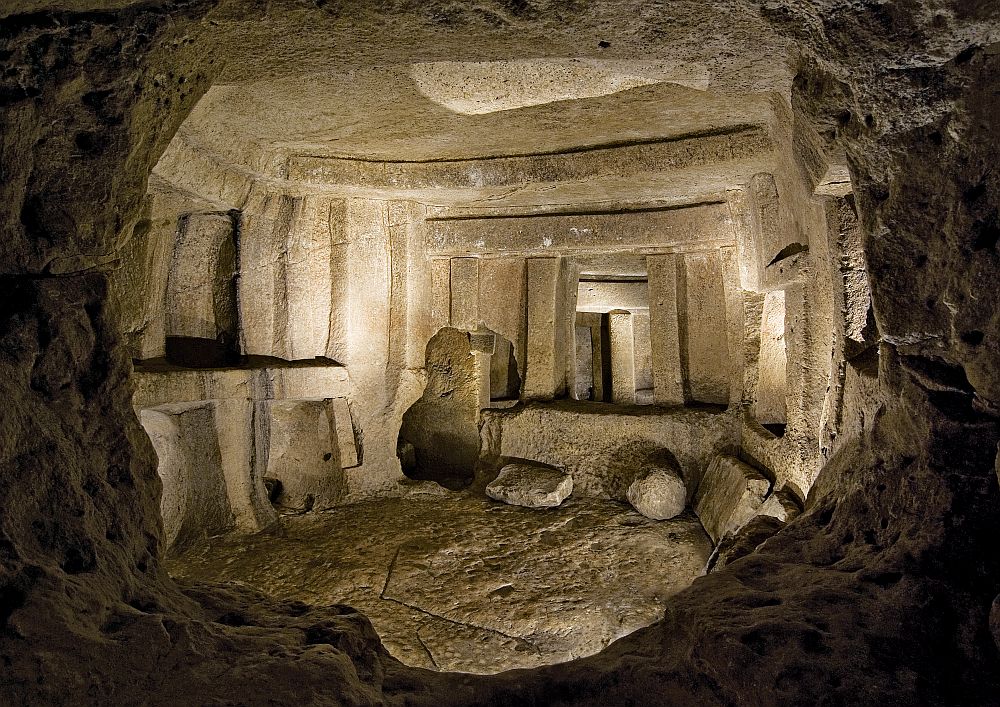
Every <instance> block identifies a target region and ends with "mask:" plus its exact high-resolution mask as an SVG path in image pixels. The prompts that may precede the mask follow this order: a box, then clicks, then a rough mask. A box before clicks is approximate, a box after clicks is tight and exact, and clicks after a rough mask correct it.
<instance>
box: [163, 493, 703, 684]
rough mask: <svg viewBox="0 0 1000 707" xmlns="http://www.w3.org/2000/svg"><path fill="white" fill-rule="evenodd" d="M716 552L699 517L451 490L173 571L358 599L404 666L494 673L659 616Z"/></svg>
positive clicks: (320, 516)
mask: <svg viewBox="0 0 1000 707" xmlns="http://www.w3.org/2000/svg"><path fill="white" fill-rule="evenodd" d="M386 518H392V519H393V522H392V523H386V522H385V519H386ZM710 551H711V543H710V541H709V539H708V536H706V535H705V532H704V530H703V529H702V528H701V526H700V524H699V523H698V520H697V518H695V517H694V515H693V514H692V513H683V514H681V515H679V516H677V517H675V518H672V519H671V520H667V521H662V522H654V521H651V520H647V519H645V518H643V517H642V516H640V515H638V514H636V513H635V512H633V511H632V510H630V509H628V508H627V507H626V506H623V505H622V504H620V503H615V502H610V501H595V500H591V499H576V498H571V499H569V500H568V501H567V502H566V503H564V504H563V505H562V506H560V507H558V508H552V509H550V510H548V511H546V512H544V513H539V512H537V511H534V510H531V509H526V508H519V507H516V506H508V505H502V504H496V503H492V502H490V501H489V500H487V499H484V498H479V497H476V496H473V495H471V494H462V495H455V494H451V495H449V497H447V498H432V497H423V498H410V499H398V498H396V499H384V500H372V501H365V502H362V503H358V504H353V505H350V506H344V507H341V508H336V509H332V510H330V511H327V512H324V513H317V514H311V515H306V516H294V517H292V516H287V517H284V518H282V521H281V531H280V532H272V531H263V532H261V533H258V534H256V535H252V536H239V535H230V536H226V537H218V538H212V539H209V540H208V541H206V542H205V543H202V544H201V545H198V546H196V547H192V548H190V549H188V550H186V551H185V552H184V553H183V554H182V555H179V556H177V557H175V558H172V559H171V560H170V561H169V568H170V571H171V572H172V573H173V574H174V575H175V576H179V577H182V578H184V580H185V582H191V581H195V580H197V581H199V582H219V581H226V582H229V581H239V582H242V583H245V584H247V585H249V586H251V587H254V588H255V589H258V590H261V591H264V592H267V593H268V594H270V595H272V596H275V597H278V598H280V599H288V600H291V599H295V600H298V601H306V602H309V603H312V604H316V605H321V606H323V605H330V604H350V605H351V606H354V607H357V608H358V609H359V610H361V611H363V612H364V613H365V614H366V615H367V616H369V617H371V620H372V623H373V624H374V626H375V629H376V630H377V631H378V634H379V635H380V636H381V639H382V642H383V644H384V645H385V646H386V648H387V649H388V650H389V652H390V653H391V654H392V655H393V656H395V657H396V658H398V659H399V660H401V661H403V662H404V663H407V664H409V665H413V666H418V667H423V668H431V669H435V670H454V671H462V672H471V673H494V672H499V671H502V670H506V669H510V668H526V667H534V666H539V665H544V664H548V663H555V662H559V661H564V660H569V659H571V658H574V657H579V656H584V655H590V654H592V653H595V652H597V651H598V650H600V649H601V648H603V647H605V646H607V645H608V644H609V643H610V642H611V641H614V640H616V639H617V638H620V637H621V636H624V635H625V634H627V633H630V632H632V631H635V630H637V629H639V628H641V627H643V626H646V625H648V624H650V623H652V622H654V621H656V620H657V619H658V618H660V616H661V615H662V613H663V605H664V604H663V602H664V601H665V600H666V598H667V597H669V596H671V595H672V594H674V593H676V592H677V591H679V590H681V589H683V588H684V587H685V586H687V585H688V584H689V583H690V582H691V581H692V580H693V579H694V578H695V577H697V576H699V575H700V574H701V573H702V570H703V568H704V566H705V562H706V561H707V559H708V556H709V553H710ZM651 567H655V568H656V571H655V572H652V571H650V568H651Z"/></svg>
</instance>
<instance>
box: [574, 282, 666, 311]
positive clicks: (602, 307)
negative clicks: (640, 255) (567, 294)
mask: <svg viewBox="0 0 1000 707" xmlns="http://www.w3.org/2000/svg"><path fill="white" fill-rule="evenodd" d="M647 307H649V285H648V284H647V283H646V282H645V281H639V280H637V281H634V282H600V281H588V280H581V281H580V286H579V289H578V290H577V299H576V311H578V312H610V311H611V310H612V309H627V310H634V309H645V308H647Z"/></svg>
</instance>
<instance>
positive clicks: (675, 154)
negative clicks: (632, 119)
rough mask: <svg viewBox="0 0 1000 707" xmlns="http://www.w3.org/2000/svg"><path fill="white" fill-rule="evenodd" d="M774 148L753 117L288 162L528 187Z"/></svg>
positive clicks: (441, 183) (380, 179)
mask: <svg viewBox="0 0 1000 707" xmlns="http://www.w3.org/2000/svg"><path fill="white" fill-rule="evenodd" d="M772 148H773V143H772V140H771V137H770V135H769V133H768V129H767V128H766V127H765V126H762V125H753V124H751V125H736V126H732V127H728V128H725V129H720V130H711V131H705V132H701V133H695V134H689V135H684V136H680V137H672V138H666V139H655V140H642V141H634V142H615V143H605V144H598V145H593V146H586V147H580V148H575V149H572V150H567V151H561V152H550V153H536V154H529V155H513V156H495V157H482V158H475V159H455V160H427V161H397V162H392V161H383V160H363V159H356V158H349V157H329V156H293V157H291V158H290V159H289V162H288V174H287V178H288V179H289V180H290V181H293V182H302V183H304V184H313V185H330V184H338V185H352V186H358V187H367V188H370V189H379V190H386V189H388V190H397V189H429V188H430V189H483V188H487V189H488V188H491V187H522V186H524V185H527V184H538V183H548V182H558V181H575V180H587V179H593V178H595V177H601V176H608V175H616V176H630V175H635V174H643V173H650V172H665V171H670V170H675V169H684V168H688V167H693V166H698V165H709V164H717V163H721V162H733V161H737V162H738V161H743V160H748V159H751V158H754V157H757V156H760V155H761V154H764V153H768V152H770V151H771V150H772Z"/></svg>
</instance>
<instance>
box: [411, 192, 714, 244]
mask: <svg viewBox="0 0 1000 707" xmlns="http://www.w3.org/2000/svg"><path fill="white" fill-rule="evenodd" d="M732 243H733V229H732V223H731V216H730V213H729V209H728V208H727V206H726V204H725V203H722V202H709V203H703V204H694V205H690V206H683V207H668V208H662V207H661V208H654V209H642V210H633V211H623V212H618V213H555V214H532V215H518V216H489V217H485V218H467V217H462V218H438V219H428V220H427V242H426V248H427V252H428V253H429V254H432V255H466V254H470V253H479V254H484V253H502V254H512V253H524V254H532V253H537V254H545V255H558V254H571V253H574V252H594V251H617V250H623V249H630V250H631V249H635V251H636V252H640V251H641V252H662V251H668V252H669V251H684V250H698V249H705V248H707V247H721V246H723V245H731V244H732Z"/></svg>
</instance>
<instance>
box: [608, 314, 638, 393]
mask: <svg viewBox="0 0 1000 707" xmlns="http://www.w3.org/2000/svg"><path fill="white" fill-rule="evenodd" d="M608 335H609V336H608V338H609V339H610V341H611V400H612V402H614V403H617V404H619V405H634V404H635V335H634V333H633V331H632V313H631V312H629V311H628V310H625V309H613V310H611V311H610V312H608Z"/></svg>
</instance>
